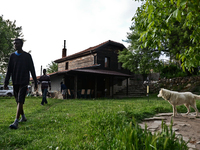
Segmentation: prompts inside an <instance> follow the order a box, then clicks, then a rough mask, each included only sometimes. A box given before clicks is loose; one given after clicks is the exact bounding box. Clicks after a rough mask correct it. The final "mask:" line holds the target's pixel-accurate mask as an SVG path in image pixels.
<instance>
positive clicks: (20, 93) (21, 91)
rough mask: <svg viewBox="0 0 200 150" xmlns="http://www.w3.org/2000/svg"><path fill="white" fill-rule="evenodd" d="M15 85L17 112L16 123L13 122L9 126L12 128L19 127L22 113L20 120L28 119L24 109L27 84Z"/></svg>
mask: <svg viewBox="0 0 200 150" xmlns="http://www.w3.org/2000/svg"><path fill="white" fill-rule="evenodd" d="M13 87H14V95H15V99H16V102H17V113H16V119H15V121H14V123H13V124H11V125H10V126H9V127H10V128H11V129H17V127H18V122H19V117H20V115H22V119H21V120H20V122H23V121H26V120H27V119H26V117H25V115H24V110H23V104H24V102H25V97H26V90H27V86H22V85H15V86H13Z"/></svg>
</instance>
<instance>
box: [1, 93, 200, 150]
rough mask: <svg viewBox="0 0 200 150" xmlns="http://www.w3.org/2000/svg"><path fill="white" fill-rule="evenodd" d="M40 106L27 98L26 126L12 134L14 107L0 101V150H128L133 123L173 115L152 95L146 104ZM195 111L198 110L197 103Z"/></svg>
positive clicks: (56, 102) (58, 102)
mask: <svg viewBox="0 0 200 150" xmlns="http://www.w3.org/2000/svg"><path fill="white" fill-rule="evenodd" d="M40 103H41V98H29V97H28V98H26V101H25V105H24V111H25V115H26V117H27V122H24V123H19V126H18V129H17V130H11V129H9V125H10V124H11V123H13V121H14V119H15V115H16V103H15V100H14V98H4V97H0V149H2V150H7V149H10V150H13V149H18V150H19V149H34V150H35V149H56V150H58V149H70V150H71V149H129V148H128V147H127V143H126V142H124V141H123V138H124V137H123V136H124V134H127V133H126V131H128V129H127V127H130V126H131V130H132V126H136V123H135V122H141V120H142V119H144V118H146V117H151V116H153V115H155V114H156V113H164V112H172V107H171V105H170V104H169V103H168V102H167V101H164V100H162V99H161V98H157V97H156V96H155V95H153V96H151V97H150V98H149V101H148V98H147V97H144V98H131V99H96V100H86V99H76V100H75V99H68V100H60V99H51V98H48V104H47V105H44V106H41V105H40ZM197 107H198V109H200V102H198V101H197ZM186 111H187V110H186V108H185V107H184V106H178V112H186ZM193 111H194V110H193ZM134 120H135V121H134ZM134 123H135V125H134ZM129 130H130V129H129ZM130 132H131V131H130ZM122 143H123V144H122ZM124 143H126V144H124ZM130 145H131V144H130ZM130 147H132V145H131V146H130ZM152 149H153V148H152Z"/></svg>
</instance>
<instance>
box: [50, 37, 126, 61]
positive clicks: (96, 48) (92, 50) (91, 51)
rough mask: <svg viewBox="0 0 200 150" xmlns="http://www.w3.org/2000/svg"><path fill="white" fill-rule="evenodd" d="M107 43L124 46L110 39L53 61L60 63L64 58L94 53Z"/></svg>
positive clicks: (68, 58)
mask: <svg viewBox="0 0 200 150" xmlns="http://www.w3.org/2000/svg"><path fill="white" fill-rule="evenodd" d="M108 44H111V45H116V46H119V47H121V48H125V46H124V45H123V44H121V43H118V42H115V41H111V40H108V41H106V42H103V43H101V44H99V45H96V46H93V47H89V48H87V49H85V50H83V51H80V52H78V53H75V54H72V55H69V56H66V57H63V58H60V59H57V60H55V61H54V62H56V63H60V62H63V61H66V60H70V59H74V58H77V57H81V56H83V55H87V54H91V53H94V52H95V51H96V50H98V49H99V48H101V47H102V46H106V45H108Z"/></svg>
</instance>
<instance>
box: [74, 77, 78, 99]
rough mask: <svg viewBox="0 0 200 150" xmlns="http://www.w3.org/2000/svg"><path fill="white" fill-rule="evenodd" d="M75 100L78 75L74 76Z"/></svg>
mask: <svg viewBox="0 0 200 150" xmlns="http://www.w3.org/2000/svg"><path fill="white" fill-rule="evenodd" d="M74 98H75V99H77V75H75V76H74Z"/></svg>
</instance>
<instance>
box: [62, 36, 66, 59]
mask: <svg viewBox="0 0 200 150" xmlns="http://www.w3.org/2000/svg"><path fill="white" fill-rule="evenodd" d="M65 43H66V40H64V48H63V49H62V58H63V57H66V56H67V49H66V48H65Z"/></svg>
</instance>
